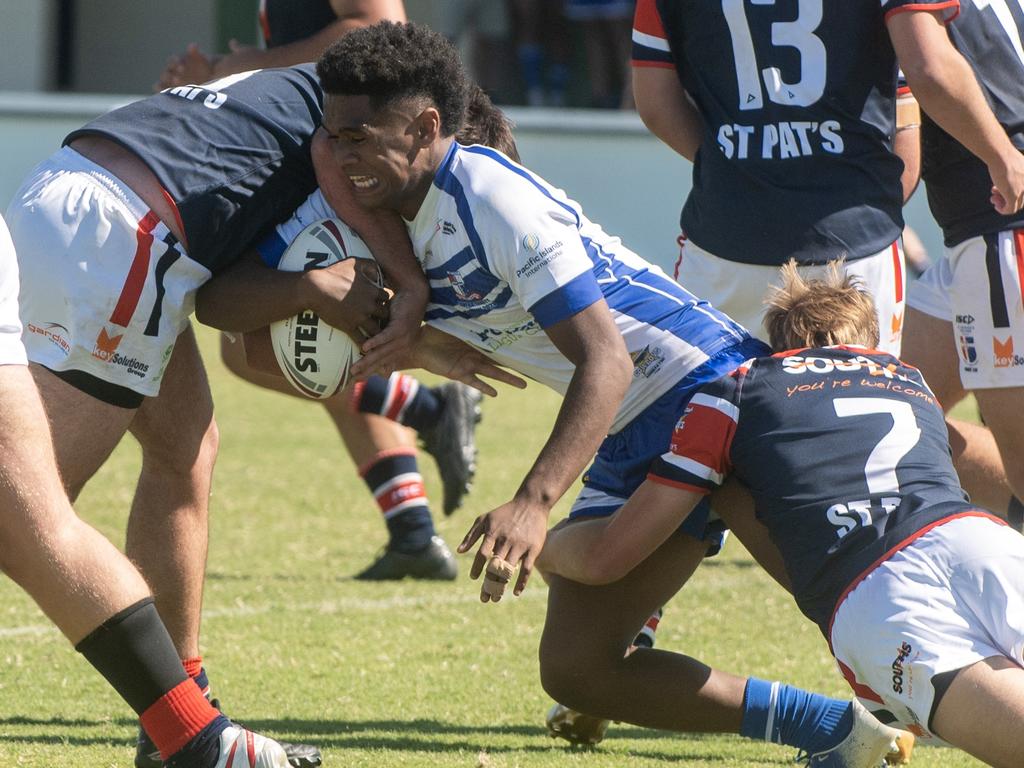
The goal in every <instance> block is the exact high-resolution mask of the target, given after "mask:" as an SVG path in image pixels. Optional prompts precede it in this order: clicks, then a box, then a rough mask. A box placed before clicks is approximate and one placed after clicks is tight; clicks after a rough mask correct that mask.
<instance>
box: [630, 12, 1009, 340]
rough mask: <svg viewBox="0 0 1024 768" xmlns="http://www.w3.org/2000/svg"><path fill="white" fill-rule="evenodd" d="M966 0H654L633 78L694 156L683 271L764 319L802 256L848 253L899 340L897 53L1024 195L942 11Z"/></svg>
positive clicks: (742, 312) (641, 101) (706, 292)
mask: <svg viewBox="0 0 1024 768" xmlns="http://www.w3.org/2000/svg"><path fill="white" fill-rule="evenodd" d="M957 7H958V0H857V1H856V2H844V3H829V2H822V0H810V1H809V2H799V3H797V2H796V0H779V1H778V2H770V3H768V2H766V3H747V2H741V1H740V0H722V2H701V1H700V0H640V2H639V3H638V5H637V12H636V20H635V24H634V37H633V39H634V47H633V58H634V70H633V77H634V94H635V98H636V102H637V108H638V110H639V112H640V115H641V117H642V118H643V119H644V121H645V123H646V124H647V125H648V127H649V128H650V129H651V131H652V132H653V133H654V134H655V135H657V136H658V137H659V138H661V139H662V140H663V141H664V142H665V143H666V144H668V145H669V146H670V147H671V148H673V149H674V150H675V151H677V152H678V153H680V154H681V155H683V156H684V157H687V158H689V159H691V160H693V161H694V170H693V188H692V190H691V192H690V195H689V197H688V198H687V200H686V203H685V205H684V207H683V210H682V215H681V219H680V223H681V227H682V230H683V236H684V238H685V240H684V246H683V248H682V251H681V255H680V264H679V268H678V277H679V279H680V280H681V281H682V282H683V284H684V285H686V286H688V287H689V288H690V289H691V290H693V291H695V292H696V293H697V294H698V295H701V296H704V297H706V298H707V299H708V300H709V301H711V302H712V303H713V304H715V306H718V307H721V308H722V309H723V310H724V311H726V312H728V313H729V314H730V315H732V316H733V317H735V318H736V319H737V320H739V321H740V322H742V323H743V324H744V325H746V326H747V327H749V328H752V329H754V331H755V333H759V332H760V331H759V329H760V325H761V314H762V308H763V302H762V294H763V292H764V286H765V285H767V284H769V283H770V282H772V280H773V279H774V274H775V272H776V271H777V269H778V267H779V266H781V265H782V264H783V263H785V262H786V260H788V259H790V258H795V259H796V260H797V262H798V263H800V264H801V266H803V267H805V268H807V269H808V270H809V274H813V273H815V272H816V271H820V270H821V269H823V266H822V265H824V264H825V263H826V262H827V261H828V260H829V259H834V258H838V257H842V258H844V259H845V260H846V261H845V263H846V269H847V270H848V271H849V272H850V273H851V274H855V275H858V276H860V277H861V278H862V279H863V280H864V283H865V285H866V286H868V288H869V289H870V290H871V291H872V293H873V295H874V297H875V303H876V307H877V309H878V312H879V323H880V326H879V327H880V328H881V329H882V339H881V342H880V345H881V348H882V349H886V350H889V351H893V352H898V351H899V342H900V337H901V330H902V323H903V319H904V294H905V275H904V267H903V256H902V252H901V248H900V240H899V238H900V233H901V231H902V228H903V218H902V212H901V207H902V202H903V200H902V197H901V185H900V171H901V165H900V160H899V159H898V158H897V157H896V156H895V154H894V153H893V142H894V136H895V124H894V121H895V114H896V110H895V98H896V74H897V66H896V58H897V55H898V58H899V60H900V63H901V64H902V65H903V68H904V71H905V74H906V76H907V79H908V81H909V84H910V87H911V89H912V90H913V91H914V94H915V95H916V97H917V98H918V100H919V101H920V102H921V104H922V106H923V107H925V108H926V109H927V110H929V111H930V112H931V113H932V115H933V116H934V117H935V118H936V119H937V120H939V121H940V122H941V123H942V124H943V125H945V126H946V127H947V128H948V129H949V130H951V131H953V132H954V133H955V134H956V135H957V136H959V137H960V138H961V139H962V140H964V141H965V143H966V144H967V146H969V147H970V149H971V151H973V152H975V153H976V154H978V155H979V156H980V157H983V158H984V159H985V162H986V164H987V166H988V168H989V172H990V173H991V174H992V177H993V179H994V180H995V183H996V185H997V187H998V188H999V189H1000V191H1001V193H1002V194H1003V195H1004V196H1005V198H1006V199H1005V200H1004V201H1003V202H1002V203H1001V204H1000V205H1001V210H1005V211H1016V210H1018V209H1019V208H1020V207H1021V204H1022V202H1024V161H1021V159H1020V158H1019V156H1017V155H1016V153H1014V152H1013V150H1012V146H1011V145H1010V144H1009V142H1008V141H1007V139H1006V136H1005V134H1003V132H1002V131H1000V130H999V127H998V124H997V122H996V120H995V118H994V117H993V116H992V113H991V111H990V110H989V109H988V107H987V105H986V104H985V100H984V97H983V95H982V93H981V91H980V90H979V89H978V88H976V87H974V83H973V79H972V78H971V75H970V68H969V67H968V65H967V64H966V62H965V61H964V60H963V58H962V57H960V56H958V55H957V54H956V51H955V49H954V48H953V47H952V46H951V45H950V43H949V41H948V39H947V37H946V33H945V29H944V28H943V22H944V21H946V20H948V19H950V18H952V17H953V16H954V15H955V14H956V11H957Z"/></svg>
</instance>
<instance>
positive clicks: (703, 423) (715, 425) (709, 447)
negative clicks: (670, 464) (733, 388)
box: [672, 403, 736, 476]
mask: <svg viewBox="0 0 1024 768" xmlns="http://www.w3.org/2000/svg"><path fill="white" fill-rule="evenodd" d="M687 410H689V413H687V414H686V415H685V416H684V417H683V423H682V426H677V427H676V428H675V430H674V431H673V432H672V453H674V454H675V455H677V456H683V457H685V458H687V459H690V460H691V461H695V462H697V463H698V464H700V465H701V466H704V467H707V468H708V469H710V470H712V471H713V472H716V473H718V474H719V475H723V476H724V475H727V474H728V473H729V471H730V470H731V469H732V465H731V463H730V462H729V448H730V447H731V446H732V436H733V433H735V431H736V422H735V421H733V419H732V417H730V416H729V415H728V414H726V413H723V412H722V411H720V410H718V409H717V408H712V407H711V406H707V405H694V404H693V403H691V404H690V405H689V406H687Z"/></svg>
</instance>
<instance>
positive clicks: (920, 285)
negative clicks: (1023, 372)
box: [903, 232, 1024, 517]
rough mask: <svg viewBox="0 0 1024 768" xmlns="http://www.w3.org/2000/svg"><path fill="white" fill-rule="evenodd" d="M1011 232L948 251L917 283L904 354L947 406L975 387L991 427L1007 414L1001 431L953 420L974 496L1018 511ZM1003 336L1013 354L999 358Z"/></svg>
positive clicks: (1023, 480) (1015, 286)
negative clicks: (999, 345) (999, 348)
mask: <svg viewBox="0 0 1024 768" xmlns="http://www.w3.org/2000/svg"><path fill="white" fill-rule="evenodd" d="M1010 234H1011V233H1005V232H1004V233H1000V234H999V235H998V236H992V237H989V238H973V239H971V240H968V241H966V242H964V243H962V244H960V245H958V246H957V247H956V248H954V249H947V250H946V252H945V253H944V254H943V258H942V259H941V260H940V261H938V262H937V263H935V264H934V265H932V266H931V267H930V268H929V269H928V270H927V271H926V272H925V273H924V275H922V277H921V278H920V279H919V280H918V281H917V282H916V283H915V284H914V285H913V287H912V291H911V295H910V299H909V303H910V305H911V309H909V310H908V312H907V323H906V340H905V342H904V352H903V358H904V360H906V361H907V362H908V363H910V364H912V365H914V366H916V367H917V368H919V369H920V370H921V372H922V373H923V374H924V377H925V380H926V381H927V382H928V384H929V386H930V387H931V388H932V391H933V392H934V393H935V395H936V397H938V399H939V401H940V402H941V403H942V406H943V408H944V409H946V410H947V411H948V410H949V409H951V408H952V407H953V406H954V405H955V404H956V403H958V402H959V401H960V400H962V399H963V398H964V396H965V395H966V393H967V391H968V390H971V391H974V392H975V395H976V398H977V400H978V403H979V406H982V409H983V413H984V414H985V420H986V423H987V424H988V427H993V426H996V425H997V422H998V421H999V420H1000V419H1003V420H1004V421H1007V420H1008V422H1009V423H999V424H998V427H999V435H995V433H993V432H991V431H990V429H989V428H987V427H979V426H977V425H974V424H970V423H965V422H962V421H959V420H956V419H947V423H948V425H949V430H950V443H951V445H952V447H953V458H954V463H955V464H956V468H957V472H958V473H959V475H960V480H961V484H962V485H963V486H964V488H965V489H966V490H967V491H968V493H970V495H971V498H972V499H973V500H974V501H975V502H976V503H979V504H982V505H983V506H985V507H987V508H989V509H992V510H994V511H996V512H998V513H1000V514H1007V513H1009V514H1010V515H1011V516H1017V517H1019V516H1020V513H1021V512H1022V511H1024V508H1022V507H1021V505H1020V502H1019V501H1018V497H1019V496H1020V495H1021V493H1024V469H1022V468H1021V467H1019V466H1018V465H1019V464H1020V462H1019V461H1017V460H1016V457H1018V456H1019V455H1020V454H1019V453H1017V452H1016V451H1017V450H1019V448H1020V446H1021V443H1020V438H1019V436H1018V435H1017V434H1016V429H1017V428H1018V425H1019V423H1020V422H1019V419H1021V418H1022V416H1021V414H1020V413H1019V410H1020V409H1019V408H1017V409H1016V410H1014V400H1015V399H1016V398H1015V397H1014V395H1013V388H1016V387H1018V386H1019V385H1020V384H1019V382H1018V381H1017V377H1019V373H1018V371H1019V370H1020V369H1019V367H1017V366H1014V365H1013V363H1014V357H1013V354H1012V335H1011V334H1012V332H1013V330H1014V329H1015V328H1016V327H1018V326H1020V327H1021V328H1022V329H1024V311H1022V310H1021V308H1020V306H1019V305H1020V289H1019V286H1020V277H1019V275H1018V274H1017V267H1016V263H1017V258H1016V253H1015V248H1016V245H1015V242H1014V239H1013V238H1012V237H1010ZM1004 337H1008V340H1009V344H1010V347H1011V350H1010V354H1009V355H1008V356H1005V357H1004V358H998V356H997V354H996V352H997V351H998V350H997V348H996V347H997V343H998V344H1001V343H1002V342H1003V340H1004ZM1000 389H1003V390H1005V391H999V390H1000ZM979 393H980V396H979ZM983 401H985V405H987V410H988V413H985V405H982V403H983ZM1004 457H1005V458H1006V459H1007V461H1006V462H1004V460H1003V459H1004ZM1015 493H1016V495H1014V494H1015ZM1008 511H1009V512H1008Z"/></svg>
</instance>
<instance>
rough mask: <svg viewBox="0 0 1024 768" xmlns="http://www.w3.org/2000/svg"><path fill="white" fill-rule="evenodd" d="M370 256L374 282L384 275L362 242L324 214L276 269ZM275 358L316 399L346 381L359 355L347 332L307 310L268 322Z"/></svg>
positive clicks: (295, 383) (298, 386) (319, 266)
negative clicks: (323, 217) (274, 321)
mask: <svg viewBox="0 0 1024 768" xmlns="http://www.w3.org/2000/svg"><path fill="white" fill-rule="evenodd" d="M350 258H356V259H368V260H369V262H370V263H372V264H373V265H374V266H375V267H376V276H377V279H376V283H377V286H378V287H383V285H384V276H383V274H382V273H381V271H380V267H379V266H378V265H377V262H376V261H374V260H373V255H372V254H371V253H370V249H369V248H368V247H367V246H366V243H364V242H363V240H362V239H361V238H360V237H359V235H357V234H356V233H355V230H353V229H352V228H351V227H349V226H348V225H347V224H346V223H345V222H343V221H341V220H340V219H322V220H321V221H316V222H313V223H312V224H310V225H309V226H308V227H306V228H305V229H304V230H302V231H301V232H300V233H299V234H298V236H297V237H296V238H295V239H294V240H293V241H292V242H291V244H290V245H289V246H288V248H287V249H286V250H285V252H284V254H283V255H282V256H281V261H280V262H278V265H277V268H278V269H280V270H282V271H285V272H304V271H308V270H310V269H322V268H324V267H329V266H331V265H332V264H337V263H338V262H339V261H344V260H345V259H350ZM270 340H271V344H272V345H273V348H274V357H276V358H277V364H278V365H279V366H281V371H282V372H283V373H284V376H285V378H286V379H288V381H289V382H291V384H292V386H293V387H295V388H296V389H297V390H299V392H301V393H302V394H304V395H306V396H307V397H312V398H316V399H318V400H319V399H323V398H327V397H330V396H331V395H333V394H335V393H336V392H337V391H338V390H340V389H341V388H342V387H344V386H345V384H347V383H348V379H349V370H350V369H351V368H352V365H353V364H354V363H355V362H356V361H357V360H358V359H359V358H360V357H361V354H360V352H359V346H358V345H357V344H356V343H355V342H354V341H353V340H352V339H351V338H349V336H348V335H347V334H346V333H344V332H342V331H339V330H338V329H337V328H334V327H332V326H330V325H328V324H327V323H325V322H324V321H322V320H321V319H320V317H319V315H317V313H316V312H314V311H313V310H311V309H307V310H306V311H305V312H300V313H299V314H297V315H295V317H289V318H287V319H285V320H279V321H277V322H276V323H271V325H270Z"/></svg>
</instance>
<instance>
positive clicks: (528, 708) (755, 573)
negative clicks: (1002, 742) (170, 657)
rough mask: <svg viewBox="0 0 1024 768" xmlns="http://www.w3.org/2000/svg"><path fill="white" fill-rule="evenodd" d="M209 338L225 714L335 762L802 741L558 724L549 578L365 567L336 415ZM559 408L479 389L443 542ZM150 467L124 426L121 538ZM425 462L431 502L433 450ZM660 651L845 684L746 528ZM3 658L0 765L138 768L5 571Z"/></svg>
mask: <svg viewBox="0 0 1024 768" xmlns="http://www.w3.org/2000/svg"><path fill="white" fill-rule="evenodd" d="M200 341H201V344H202V346H203V348H204V354H205V355H206V359H207V362H208V368H209V369H210V374H211V379H212V385H213V388H214V397H215V400H216V402H217V416H218V421H219V424H220V428H221V453H220V458H219V463H218V467H217V477H216V482H215V486H214V495H213V500H212V522H211V536H210V558H209V575H208V582H207V589H206V602H205V608H206V610H205V615H204V625H203V650H204V653H205V658H206V666H207V669H208V671H209V673H210V676H211V682H212V684H213V688H214V694H215V695H216V696H218V697H219V698H220V699H221V701H222V702H223V705H224V707H225V709H226V710H227V711H228V712H229V714H231V715H232V716H234V717H235V718H237V719H239V720H240V721H242V722H245V723H246V724H249V725H251V726H253V727H255V728H258V729H259V730H262V731H265V732H267V733H269V734H273V735H277V736H280V737H282V738H286V739H290V740H293V741H306V742H310V743H315V744H318V745H320V746H321V748H322V749H323V751H324V755H325V761H324V762H325V765H326V766H345V767H346V768H348V767H351V768H358V767H366V768H371V767H372V768H388V767H391V766H452V767H454V766H460V767H466V766H468V767H469V768H556V767H557V768H562V767H564V768H574V767H576V766H586V767H587V768H612V767H613V766H614V767H615V768H618V767H620V766H624V765H629V766H650V767H653V766H664V765H668V764H675V765H680V766H716V767H720V768H728V767H729V766H770V765H780V766H781V765H787V764H792V760H793V757H794V755H795V750H792V749H788V748H782V747H777V746H766V745H761V744H757V743H754V742H749V741H746V740H744V739H741V738H739V737H732V736H678V735H673V734H667V733H661V732H651V731H644V730H641V729H637V728H633V727H628V726H616V727H614V728H613V730H612V731H610V733H609V737H608V739H607V740H606V741H605V742H604V743H603V744H602V745H601V746H600V747H599V748H597V749H595V750H591V751H579V750H572V749H570V748H567V747H563V746H562V744H561V742H558V743H556V742H554V741H552V740H550V739H548V738H547V737H546V736H545V732H544V729H543V713H544V711H545V709H546V708H547V707H548V705H549V704H550V702H549V701H548V699H547V698H546V696H545V695H544V692H543V691H542V690H541V688H540V685H539V682H538V673H537V661H536V645H537V640H538V637H539V632H540V628H541V625H542V622H543V615H544V605H545V601H544V598H545V587H544V584H543V582H542V581H541V580H540V579H539V578H538V579H535V580H534V581H533V583H532V584H531V586H530V587H529V589H528V590H527V593H526V594H525V595H524V596H523V597H521V598H519V599H517V600H513V599H506V600H504V601H502V602H501V603H500V604H498V605H497V606H490V605H488V606H483V605H481V604H480V603H479V601H478V598H477V593H478V588H477V585H476V584H475V583H471V582H469V580H468V578H466V577H465V576H464V575H463V577H461V578H460V580H459V581H458V582H456V583H454V584H422V583H412V582H403V583H397V584H364V583H361V582H356V581H352V580H351V578H350V577H351V574H353V573H355V572H357V571H358V570H359V569H360V568H361V567H362V566H364V565H366V564H367V563H368V562H369V561H370V560H371V558H372V557H373V556H374V554H375V553H376V551H377V549H378V548H379V546H380V545H381V544H382V543H383V542H384V538H385V537H384V528H383V524H382V522H381V520H380V519H379V513H377V512H376V509H375V507H374V504H373V500H372V498H371V497H370V495H369V493H368V492H367V491H366V489H365V487H364V486H363V484H362V482H361V481H360V480H359V479H358V477H357V476H356V474H355V472H354V470H353V468H352V466H351V463H350V461H349V460H348V459H347V457H346V456H345V455H344V454H343V453H342V450H341V447H340V443H339V441H338V439H337V438H336V436H335V435H334V434H333V430H332V427H331V426H330V424H329V423H328V421H327V419H326V417H325V415H324V414H323V413H321V412H319V409H318V408H317V407H315V406H313V405H310V404H307V403H302V402H299V401H297V400H293V399H290V398H286V397H283V396H280V395H273V394H270V393H265V392H263V391H260V390H257V389H255V388H253V387H251V386H249V385H246V384H244V383H242V382H240V381H239V380H237V379H233V378H231V377H230V375H229V374H227V373H226V372H225V371H224V370H223V368H222V367H221V365H220V363H219V361H218V360H217V358H216V355H215V354H214V346H213V343H212V342H213V336H212V335H211V334H210V333H208V332H203V333H201V334H200ZM556 408H557V399H556V397H555V396H554V395H553V394H552V393H550V392H548V391H547V390H545V389H543V388H541V387H540V386H539V385H536V384H533V385H531V386H530V388H529V389H528V390H527V391H526V392H525V393H520V392H515V391H503V393H502V395H501V396H500V398H499V399H498V400H494V401H488V402H487V403H485V410H484V421H483V423H482V425H481V429H480V433H479V437H480V447H481V455H480V468H479V473H478V480H477V484H476V487H475V489H474V492H473V494H472V496H471V497H470V503H469V504H468V505H467V507H466V508H464V509H463V510H460V511H459V512H458V513H456V515H455V516H454V517H453V518H452V519H448V520H444V519H442V520H440V521H439V526H440V532H441V534H442V535H443V536H444V537H445V538H446V539H447V541H448V542H449V543H450V544H452V545H454V544H455V543H457V542H458V541H459V540H460V539H461V537H462V535H463V533H464V532H465V529H466V528H467V527H468V525H469V523H470V521H471V520H472V518H473V516H474V515H475V514H477V513H479V512H480V511H485V510H486V509H488V508H490V507H492V506H495V505H497V504H499V503H501V502H503V501H506V500H507V499H508V498H509V496H510V494H511V493H512V492H513V491H514V489H515V487H516V484H517V483H518V481H519V479H520V478H521V477H522V474H523V473H524V471H525V470H526V468H527V466H528V464H529V462H530V460H531V459H532V457H533V456H534V455H535V453H536V450H537V448H538V447H539V446H540V444H541V442H542V441H543V439H544V438H545V437H546V435H547V432H548V428H549V426H550V423H551V421H552V418H553V415H554V413H555V410H556ZM138 465H139V458H138V452H137V450H136V448H135V446H134V444H132V443H131V441H130V440H129V441H126V444H125V445H123V446H122V447H121V448H120V449H119V451H118V452H117V453H116V454H115V456H114V458H113V459H112V461H111V462H109V464H108V465H107V466H106V467H105V468H104V469H103V471H102V472H101V474H100V475H98V476H97V477H96V478H95V479H94V480H93V482H92V483H91V484H90V485H89V486H88V488H87V490H86V492H85V493H84V494H83V497H82V499H81V500H80V503H79V505H78V508H79V512H80V514H81V515H82V516H83V517H85V518H86V519H88V520H89V521H91V522H92V523H93V524H95V525H97V526H98V527H99V528H100V529H101V530H102V531H104V532H105V533H106V534H107V535H109V536H110V537H111V538H112V539H113V540H114V541H115V542H120V541H121V540H122V538H123V531H124V526H125V517H126V514H127V510H128V505H129V502H130V499H131V496H132V490H133V486H134V479H135V476H136V473H137V472H138ZM423 470H424V475H425V477H426V479H427V483H428V490H429V491H430V493H431V496H432V498H435V499H439V498H440V488H439V484H438V482H437V476H436V473H435V471H434V467H433V464H432V462H431V460H430V459H429V457H427V458H426V459H425V460H424V461H423ZM566 507H567V505H566V503H565V502H564V501H563V503H562V504H560V505H559V507H558V509H557V510H556V516H560V515H561V514H564V511H565V509H566ZM461 569H462V571H463V574H465V572H466V571H467V570H468V562H467V561H464V562H462V563H461ZM659 645H660V646H661V647H663V648H669V649H678V650H684V649H685V651H686V652H688V653H690V654H692V655H695V656H697V657H698V658H701V659H702V660H704V661H705V662H707V663H710V664H712V665H714V666H717V667H720V668H722V669H725V670H729V671H732V672H737V673H746V674H756V675H758V676H760V677H765V678H770V679H776V678H778V679H783V680H786V681H787V682H791V683H796V684H799V685H802V686H805V687H810V688H814V689H817V690H820V691H822V692H826V693H830V694H834V695H840V696H844V697H845V696H848V695H849V691H848V689H847V688H846V685H845V683H844V682H843V681H842V679H841V678H840V677H839V675H838V674H837V673H836V672H835V671H834V668H833V665H832V662H831V658H830V656H829V654H828V650H827V647H826V645H825V643H824V641H823V640H822V639H821V637H820V635H819V633H818V631H817V629H816V628H815V627H814V626H813V625H812V624H811V623H810V622H808V621H806V620H805V619H803V617H801V616H800V615H799V614H798V613H797V611H796V609H795V608H794V607H793V606H792V605H791V602H790V600H789V598H788V596H787V595H785V594H784V593H783V592H782V591H781V590H780V589H778V588H777V587H776V586H775V585H774V584H773V583H772V582H770V581H769V579H768V578H767V577H766V576H765V575H764V574H763V573H761V572H760V570H759V569H757V568H756V567H755V566H753V564H752V562H751V560H750V559H749V557H748V556H747V555H746V553H745V552H744V551H743V550H742V548H741V547H740V546H739V545H738V544H737V543H735V542H731V543H730V545H729V546H728V547H727V548H726V551H725V552H724V553H723V554H722V555H721V556H719V557H717V558H714V559H712V560H709V561H708V562H707V563H706V564H705V566H703V567H702V568H701V569H700V571H699V572H698V574H697V575H696V577H695V578H694V579H693V580H692V581H691V583H690V584H688V585H687V587H686V589H684V590H683V592H682V593H681V595H680V596H679V597H678V598H677V599H676V600H675V601H674V602H673V603H672V604H670V606H669V607H668V610H667V613H666V617H665V620H664V621H663V623H662V629H661V631H660V633H659ZM0 661H2V662H3V666H4V669H3V672H2V674H0V768H8V767H9V766H33V767H36V768H53V767H54V766H61V768H106V767H107V766H130V765H131V761H132V754H133V747H132V742H133V740H134V736H135V724H134V721H133V719H132V718H131V717H130V711H129V710H128V708H127V706H126V705H125V704H123V703H122V702H121V700H120V699H118V698H117V696H116V695H115V694H114V693H113V692H112V691H111V690H110V689H109V688H108V687H107V686H106V684H105V683H104V682H103V681H102V679H101V678H100V677H99V676H98V675H97V674H96V673H95V672H94V671H93V670H92V669H91V668H90V667H89V666H88V665H87V664H86V663H85V662H84V660H83V659H81V658H80V657H79V656H78V655H77V654H76V653H75V652H74V651H73V650H72V649H71V648H70V647H69V645H68V643H67V642H66V641H65V640H64V639H63V637H61V636H60V635H59V634H58V633H57V632H56V631H55V630H54V629H52V627H51V626H50V625H49V624H48V623H47V622H46V620H45V618H44V617H43V616H42V614H41V613H40V612H39V611H38V610H37V609H36V608H35V606H34V604H33V603H32V602H31V601H30V600H29V599H28V598H27V597H26V596H25V595H24V594H23V593H21V592H20V591H19V590H18V589H17V588H16V587H14V586H13V585H12V584H11V583H10V582H9V581H4V582H0ZM913 762H914V764H915V765H918V766H943V767H946V766H951V767H955V766H968V765H976V764H977V763H975V762H974V761H971V760H969V759H967V758H965V757H963V756H962V755H961V754H959V753H957V752H954V751H951V750H944V749H921V750H918V752H917V753H915V758H914V761H913Z"/></svg>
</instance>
